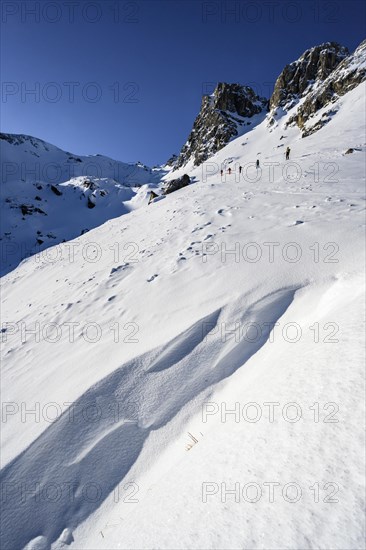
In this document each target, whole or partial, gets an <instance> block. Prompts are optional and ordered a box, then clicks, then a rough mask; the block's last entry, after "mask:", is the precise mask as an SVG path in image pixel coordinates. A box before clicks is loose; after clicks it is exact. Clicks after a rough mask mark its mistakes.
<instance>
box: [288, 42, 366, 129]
mask: <svg viewBox="0 0 366 550" xmlns="http://www.w3.org/2000/svg"><path fill="white" fill-rule="evenodd" d="M364 80H366V40H364V41H363V42H361V44H360V45H359V46H358V48H357V49H356V50H355V51H354V53H353V54H352V55H349V56H348V57H345V58H344V59H343V60H342V61H341V63H339V64H338V65H337V67H336V68H335V69H334V70H333V71H332V72H331V73H330V74H329V75H328V77H327V78H325V80H324V81H322V82H320V83H319V84H318V85H317V86H314V87H313V88H312V89H311V90H310V91H309V93H308V94H307V95H306V98H305V101H304V102H303V103H302V104H301V105H300V106H299V108H298V109H297V110H296V112H295V114H294V115H293V116H292V117H291V118H290V120H289V123H288V124H292V123H296V124H297V125H298V126H299V128H301V129H302V136H303V137H306V136H308V135H309V134H312V133H313V132H315V131H317V130H319V129H320V128H322V127H323V126H324V125H325V124H327V123H328V122H329V121H330V119H331V117H332V116H333V115H334V114H335V112H336V110H337V106H336V101H337V99H339V97H340V96H342V95H344V94H346V93H347V92H349V91H351V90H352V89H353V88H355V87H356V86H358V85H359V84H361V82H363V81H364ZM328 104H329V109H326V110H323V111H322V113H320V114H321V116H320V114H319V116H318V115H317V116H315V115H316V114H317V113H318V111H320V110H321V109H323V107H326V106H327V105H328ZM319 117H320V118H319Z"/></svg>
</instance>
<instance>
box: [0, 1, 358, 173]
mask: <svg viewBox="0 0 366 550" xmlns="http://www.w3.org/2000/svg"><path fill="white" fill-rule="evenodd" d="M37 5H38V6H37ZM34 9H35V13H34V12H33V13H31V12H32V10H34ZM365 17H366V13H365V2H363V1H361V0H360V1H358V0H345V1H344V0H342V1H338V0H333V1H328V0H327V1H325V0H302V1H296V0H291V1H290V0H289V1H287V0H285V1H283V0H237V1H235V0H232V1H229V0H228V1H225V0H222V1H216V0H212V1H200V0H194V1H193V0H192V1H190V0H142V1H138V0H137V1H129V0H126V1H124V0H122V1H120V2H118V1H115V0H103V1H98V0H95V1H87V0H86V1H82V0H69V1H68V0H64V1H61V0H59V1H55V0H53V1H52V2H51V1H49V0H47V1H41V2H40V1H38V2H33V1H31V0H26V1H18V2H17V1H11V2H10V1H5V0H4V1H3V3H2V38H1V76H2V102H1V110H2V113H1V114H2V116H1V130H2V131H4V132H13V133H25V134H30V135H34V136H36V137H39V138H42V139H44V140H46V141H49V142H51V143H53V144H55V145H58V146H59V147H61V148H63V149H66V150H68V151H71V152H73V153H78V154H94V153H100V154H105V155H109V156H111V157H112V158H115V159H119V160H123V161H127V162H134V161H137V160H141V161H142V162H145V163H146V164H149V165H153V164H156V163H162V162H163V161H165V160H167V158H168V157H169V156H170V155H171V154H172V153H173V152H176V153H178V152H179V150H180V148H181V146H182V145H183V143H184V142H185V140H186V138H187V136H188V133H189V131H190V129H191V127H192V123H193V120H194V118H195V116H196V115H197V113H198V111H199V107H200V102H201V96H202V94H203V93H205V92H208V93H211V92H212V87H213V85H214V84H215V83H216V82H218V81H226V82H239V83H242V84H249V85H252V86H253V87H254V88H255V89H256V91H257V92H259V93H262V94H263V95H265V96H267V97H268V96H269V94H270V90H271V88H272V87H273V83H274V81H275V79H276V77H277V76H278V75H279V73H280V72H281V70H282V69H283V67H284V66H285V65H286V64H287V63H289V62H291V61H293V60H295V59H297V58H298V57H299V55H301V53H302V52H303V51H304V50H305V49H307V48H309V47H311V46H314V45H317V44H320V43H322V42H326V41H331V40H334V41H337V42H341V43H342V44H344V45H346V46H347V47H348V48H349V49H350V50H353V49H354V48H355V47H356V46H357V45H358V44H359V43H360V42H361V41H362V40H363V39H364V38H365V36H366V30H365V23H364V22H365ZM67 82H69V83H78V85H76V84H68V85H67V84H65V83H67ZM72 88H74V97H72ZM118 88H119V94H118ZM30 89H35V90H36V94H37V95H34V94H33V95H32V94H26V91H27V90H30ZM96 94H98V95H99V98H98V97H97V95H96ZM94 99H96V101H93V100H94ZM53 100H55V101H53Z"/></svg>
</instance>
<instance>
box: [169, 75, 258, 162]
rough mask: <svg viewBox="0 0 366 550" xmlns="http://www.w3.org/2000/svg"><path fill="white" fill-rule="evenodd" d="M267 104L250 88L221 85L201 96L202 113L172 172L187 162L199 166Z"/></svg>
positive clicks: (238, 85)
mask: <svg viewBox="0 0 366 550" xmlns="http://www.w3.org/2000/svg"><path fill="white" fill-rule="evenodd" d="M267 105H268V100H267V99H265V98H261V97H259V96H257V95H256V94H255V92H254V90H253V89H252V88H250V87H249V86H242V85H240V84H226V83H224V82H220V83H219V84H218V85H217V86H216V88H215V90H214V93H213V94H212V95H205V96H203V98H202V104H201V110H200V112H199V114H198V116H197V118H196V120H195V122H194V125H193V129H192V131H191V133H190V135H189V137H188V140H187V142H186V144H185V145H184V146H183V148H182V150H181V152H180V154H179V156H178V158H177V159H176V160H175V162H174V169H175V170H176V169H178V168H181V167H182V166H185V165H186V164H187V162H188V161H190V160H193V164H194V166H199V165H200V164H202V162H204V161H205V160H207V159H208V158H209V157H211V156H212V155H214V154H215V153H216V152H217V151H219V150H220V149H222V148H223V147H224V146H225V145H226V144H227V143H228V142H229V141H230V140H231V139H232V138H233V137H235V136H237V135H238V133H239V128H240V127H241V126H245V125H248V124H251V122H250V121H248V120H247V119H249V118H251V117H252V116H254V115H256V114H258V113H260V112H261V111H263V110H266V109H267ZM168 162H169V161H168Z"/></svg>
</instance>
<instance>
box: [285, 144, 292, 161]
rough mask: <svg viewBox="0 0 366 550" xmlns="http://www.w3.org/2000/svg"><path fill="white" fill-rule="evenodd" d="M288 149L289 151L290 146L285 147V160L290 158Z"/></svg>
mask: <svg viewBox="0 0 366 550" xmlns="http://www.w3.org/2000/svg"><path fill="white" fill-rule="evenodd" d="M290 151H291V149H290V147H287V149H286V153H285V154H286V160H289V159H290Z"/></svg>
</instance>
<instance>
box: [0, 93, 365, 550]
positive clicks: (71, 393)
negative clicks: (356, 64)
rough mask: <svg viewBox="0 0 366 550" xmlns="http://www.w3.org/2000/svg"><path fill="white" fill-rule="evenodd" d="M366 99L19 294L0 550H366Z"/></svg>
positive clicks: (246, 153) (257, 137)
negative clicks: (365, 350)
mask: <svg viewBox="0 0 366 550" xmlns="http://www.w3.org/2000/svg"><path fill="white" fill-rule="evenodd" d="M364 98H365V84H361V85H359V86H358V87H357V88H355V89H354V90H352V91H351V92H349V93H348V94H346V95H345V96H343V97H342V98H340V99H339V100H338V102H337V112H336V115H335V116H334V117H333V118H332V120H331V121H330V122H329V123H328V124H327V125H326V126H325V127H323V128H322V129H321V130H319V131H318V132H317V133H315V134H313V135H311V136H309V137H307V138H305V139H302V138H301V134H300V130H299V129H298V128H295V127H292V128H290V127H288V128H287V129H285V128H286V122H287V120H288V117H290V116H291V111H289V113H288V114H286V115H283V116H282V117H278V119H277V121H276V124H275V125H274V126H273V127H272V128H268V124H267V122H268V121H267V120H265V121H263V122H262V123H261V124H259V125H258V126H256V127H255V128H253V130H252V131H250V132H248V133H246V134H245V135H244V136H241V137H239V138H237V139H235V140H233V141H232V142H231V143H230V144H229V145H227V146H226V147H225V148H224V149H222V150H221V151H220V152H219V153H217V154H216V155H215V156H214V157H212V158H211V159H209V161H207V162H206V163H204V164H203V165H202V166H201V167H199V168H195V169H192V170H190V171H189V170H188V168H187V166H185V167H184V169H182V170H181V173H180V172H179V171H176V172H174V177H178V176H179V175H181V174H183V173H184V172H187V171H188V173H189V175H190V176H192V177H193V178H195V181H197V183H195V184H194V185H191V186H189V187H187V188H185V189H181V190H180V191H177V192H175V193H172V194H171V195H169V196H167V197H165V198H164V200H158V201H156V203H155V204H154V203H153V204H151V205H149V206H146V205H143V206H141V208H139V209H137V210H135V211H133V212H130V213H129V214H128V215H126V216H123V217H120V218H115V219H113V220H110V221H108V222H106V223H105V224H104V225H102V226H100V227H98V228H96V229H94V230H91V231H90V232H89V233H87V234H84V235H82V236H80V237H78V238H77V239H75V240H74V241H72V242H70V243H63V244H59V245H57V246H56V247H53V248H50V249H48V252H49V254H45V253H43V254H40V255H39V256H32V257H30V258H28V259H26V260H24V261H23V262H22V263H21V264H20V265H19V266H18V267H17V269H15V270H14V271H12V272H10V273H9V274H8V275H6V276H5V277H4V278H3V295H2V298H3V306H2V315H3V320H4V321H6V322H7V324H6V325H5V328H3V333H2V352H3V357H4V362H3V366H2V397H3V401H4V402H5V408H4V411H5V412H4V414H3V424H2V458H3V471H2V482H3V487H4V489H3V490H4V491H5V493H4V496H3V514H2V525H1V537H2V539H1V548H2V549H4V550H14V549H22V548H26V549H27V550H46V549H47V550H49V549H50V548H52V549H53V550H56V549H57V550H61V549H63V550H64V549H65V548H75V549H78V550H79V549H88V550H89V549H105V550H107V549H108V550H109V549H114V548H120V549H152V548H164V549H168V548H169V549H178V548H179V549H181V548H194V549H201V548H207V549H209V548H212V549H216V548H219V549H227V548H233V549H234V548H235V549H236V548H237V549H249V548H250V549H260V548H262V549H263V548H265V549H278V548H283V549H310V548H321V549H324V550H328V549H330V548H332V549H339V550H346V549H347V550H348V549H349V550H351V549H361V548H364V516H363V505H364V503H363V495H364V481H365V475H364V471H365V470H364V466H365V464H364V408H363V404H364V393H363V390H364V386H363V363H364V356H363V352H362V349H363V347H361V344H362V341H363V334H364V325H363V318H364V317H363V310H362V304H363V303H364V279H363V270H364V257H363V250H364V230H365V217H364V200H365V196H364V188H363V186H364V180H365V150H366V144H365V127H364V116H363V115H364V109H365V103H364V101H365V100H364ZM288 145H289V146H290V147H291V157H290V163H286V162H285V160H284V150H285V149H286V147H287V146H288ZM349 148H353V149H354V152H353V153H352V154H345V152H346V150H347V149H349ZM257 158H258V159H260V164H261V169H260V170H261V171H257V170H256V168H255V166H254V164H255V161H256V159H257ZM248 163H251V165H249V164H248ZM265 163H267V165H266V164H265ZM268 163H277V164H272V168H270V166H269V165H268ZM295 163H296V164H295ZM239 164H240V165H242V166H243V173H242V178H241V179H239V175H238V165H239ZM222 167H223V169H224V175H223V177H222V178H221V176H220V169H221V168H222ZM229 167H231V168H232V173H231V175H229V174H228V168H229ZM299 170H300V174H299ZM271 174H272V175H271ZM271 243H272V244H271ZM37 323H38V325H37ZM31 331H33V332H31ZM230 331H231V332H230ZM270 404H272V405H270ZM271 407H272V408H271ZM26 409H27V410H30V409H33V410H34V411H35V413H33V414H31V413H28V414H26V412H27V411H26ZM229 411H231V414H225V412H229ZM233 411H234V413H233ZM61 412H62V414H61ZM227 491H231V493H229V492H227Z"/></svg>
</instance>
